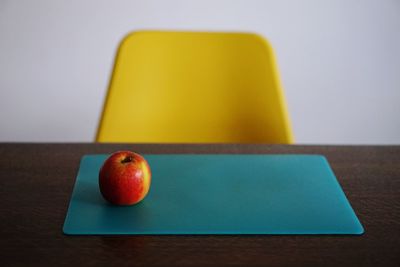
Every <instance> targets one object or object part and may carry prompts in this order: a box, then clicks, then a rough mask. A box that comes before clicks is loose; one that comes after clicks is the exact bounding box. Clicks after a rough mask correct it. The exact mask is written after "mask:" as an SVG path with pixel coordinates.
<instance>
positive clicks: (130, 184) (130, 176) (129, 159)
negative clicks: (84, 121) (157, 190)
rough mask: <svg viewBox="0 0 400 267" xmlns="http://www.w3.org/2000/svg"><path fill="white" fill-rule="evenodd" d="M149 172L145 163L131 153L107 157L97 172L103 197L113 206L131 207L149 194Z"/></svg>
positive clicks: (140, 157)
mask: <svg viewBox="0 0 400 267" xmlns="http://www.w3.org/2000/svg"><path fill="white" fill-rule="evenodd" d="M150 183H151V170H150V166H149V164H148V163H147V161H146V160H145V159H144V158H143V157H142V156H141V155H139V154H137V153H134V152H131V151H118V152H115V153H113V154H112V155H111V156H109V157H108V158H107V159H106V161H105V162H104V163H103V166H102V167H101V169H100V172H99V187H100V192H101V194H102V195H103V197H104V198H105V199H106V200H107V201H109V202H110V203H112V204H115V205H133V204H136V203H138V202H140V201H141V200H142V199H143V198H144V197H145V196H146V195H147V193H148V192H149V189H150Z"/></svg>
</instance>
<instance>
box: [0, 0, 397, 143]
mask: <svg viewBox="0 0 400 267" xmlns="http://www.w3.org/2000/svg"><path fill="white" fill-rule="evenodd" d="M143 29H161V30H163V29H165V30H200V31H250V32H256V33H259V34H261V35H263V36H264V37H265V38H267V39H268V40H269V41H270V42H271V43H272V45H273V47H274V49H275V52H276V55H277V60H278V66H279V71H280V76H281V80H282V83H283V87H284V90H285V95H286V100H287V103H288V107H289V112H290V117H291V121H292V125H293V130H294V134H295V141H296V143H298V144H400V1H398V0H383V1H379V0H365V1H357V0H353V1H344V0H335V1H334V0H331V1H318V0H314V1H311V0H304V1H294V0H293V1H289V0H283V1H255V0H243V1H241V0H237V1H222V0H220V1H218V0H202V1H183V0H182V1H178V0H170V1H161V0H158V1H155V0H147V1H144V0H143V1H105V0H103V1H99V0H96V1H95V0H90V1H51V0H38V1H20V0H17V1H11V0H0V142H93V141H94V138H95V134H96V131H97V126H98V121H99V118H100V115H101V111H102V107H103V101H104V98H105V96H106V92H107V87H108V82H109V78H110V73H111V70H112V67H113V61H114V57H115V52H116V49H117V47H118V44H119V42H120V41H121V39H122V38H123V37H124V36H125V35H126V34H127V33H129V32H132V31H135V30H143Z"/></svg>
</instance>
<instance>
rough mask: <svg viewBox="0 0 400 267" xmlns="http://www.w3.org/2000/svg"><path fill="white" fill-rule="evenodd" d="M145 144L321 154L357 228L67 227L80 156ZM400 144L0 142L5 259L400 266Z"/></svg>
mask: <svg viewBox="0 0 400 267" xmlns="http://www.w3.org/2000/svg"><path fill="white" fill-rule="evenodd" d="M122 149H124V150H133V151H137V152H139V153H154V154H160V153H233V154H236V153H257V154H287V153H307V154H322V155H325V156H326V157H327V158H328V160H329V162H330V164H331V166H332V168H333V171H334V172H335V174H336V176H337V177H338V180H339V182H340V184H341V186H342V188H343V190H344V192H345V194H346V195H347V197H348V199H349V201H350V203H351V205H352V207H353V209H354V210H355V212H356V214H357V215H358V217H359V219H360V221H361V223H362V224H363V226H364V228H365V233H364V234H363V235H361V236H345V235H343V236H337V235H292V236H285V235H274V236H273V235H247V236H239V235H222V236H216V235H204V236H195V235H184V236H174V235H170V236H66V235H64V234H63V233H62V226H63V223H64V219H65V215H66V212H67V208H68V204H69V200H70V196H71V192H72V189H73V185H74V182H75V177H76V174H77V171H78V167H79V161H80V158H81V157H82V156H83V155H85V154H96V153H111V152H114V151H117V150H122ZM399 200H400V146H298V145H144V144H142V145H134V144H127V145H123V144H19V143H4V144H0V204H1V205H0V266H26V265H41V266H42V265H49V266H80V265H84V266H135V265H139V266H166V265H167V266H170V265H172V266H194V265H196V266H198V265H200V266H225V265H226V266H228V265H245V266H261V265H262V266H377V265H379V266H400V240H399V238H400V201H399Z"/></svg>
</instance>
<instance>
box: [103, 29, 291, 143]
mask: <svg viewBox="0 0 400 267" xmlns="http://www.w3.org/2000/svg"><path fill="white" fill-rule="evenodd" d="M97 141H98V142H137V143H281V144H288V143H292V142H293V134H292V131H291V127H290V123H289V116H288V112H287V108H286V103H285V99H284V95H283V92H282V88H281V85H280V81H279V77H278V70H277V67H276V64H275V58H274V53H273V51H272V48H271V46H270V45H269V43H268V42H267V41H266V40H264V39H263V38H262V37H260V36H259V35H256V34H250V33H216V32H162V31H161V32H160V31H140V32H134V33H131V34H129V35H128V36H127V37H126V38H125V39H124V40H123V41H122V43H121V45H120V47H119V50H118V53H117V57H116V60H115V66H114V71H113V74H112V78H111V82H110V87H109V90H108V94H107V97H106V101H105V104H104V110H103V114H102V118H101V121H100V124H99V129H98V133H97Z"/></svg>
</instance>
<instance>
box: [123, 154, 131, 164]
mask: <svg viewBox="0 0 400 267" xmlns="http://www.w3.org/2000/svg"><path fill="white" fill-rule="evenodd" d="M132 161H133V157H132V156H127V157H125V158H124V159H123V160H122V161H121V163H128V162H132Z"/></svg>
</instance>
